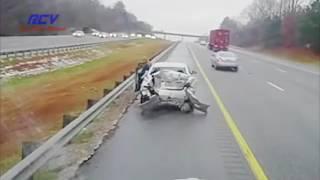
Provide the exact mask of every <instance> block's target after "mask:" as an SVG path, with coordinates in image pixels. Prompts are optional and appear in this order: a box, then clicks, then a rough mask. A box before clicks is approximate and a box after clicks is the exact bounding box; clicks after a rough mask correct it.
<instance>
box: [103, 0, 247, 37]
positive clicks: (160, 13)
mask: <svg viewBox="0 0 320 180" xmlns="http://www.w3.org/2000/svg"><path fill="white" fill-rule="evenodd" d="M100 1H101V2H103V3H104V4H105V5H112V4H114V3H115V2H117V0H100ZM122 2H123V3H124V4H125V5H126V8H127V10H128V11H130V12H132V13H134V14H135V15H136V16H137V17H138V19H140V20H143V21H146V22H148V23H149V24H151V25H152V26H153V27H154V30H164V31H170V32H183V33H196V34H204V33H208V31H209V30H210V29H215V28H218V27H219V25H220V23H221V21H222V20H223V18H224V17H225V16H229V17H236V16H239V14H240V13H241V11H242V10H243V9H244V8H245V7H246V6H248V5H249V4H250V2H252V0H122Z"/></svg>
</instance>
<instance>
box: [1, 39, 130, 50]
mask: <svg viewBox="0 0 320 180" xmlns="http://www.w3.org/2000/svg"><path fill="white" fill-rule="evenodd" d="M123 39H124V38H99V37H94V36H91V35H85V36H84V37H73V36H72V35H59V36H9V37H0V47H1V52H11V51H24V50H33V49H41V48H53V47H61V46H71V45H80V44H90V43H99V42H107V41H117V40H123Z"/></svg>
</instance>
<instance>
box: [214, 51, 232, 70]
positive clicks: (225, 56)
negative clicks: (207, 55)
mask: <svg viewBox="0 0 320 180" xmlns="http://www.w3.org/2000/svg"><path fill="white" fill-rule="evenodd" d="M211 66H212V67H214V68H215V69H216V70H218V69H222V68H228V69H231V70H232V71H234V72H237V71H238V60H237V56H236V55H235V54H234V53H232V52H230V51H219V52H217V53H214V54H213V55H212V58H211Z"/></svg>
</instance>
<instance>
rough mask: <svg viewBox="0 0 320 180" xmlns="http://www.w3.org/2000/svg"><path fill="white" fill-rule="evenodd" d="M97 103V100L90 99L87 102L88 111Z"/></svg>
mask: <svg viewBox="0 0 320 180" xmlns="http://www.w3.org/2000/svg"><path fill="white" fill-rule="evenodd" d="M96 102H97V100H94V99H88V101H87V109H89V108H91V107H92V106H93V105H94V104H95V103H96Z"/></svg>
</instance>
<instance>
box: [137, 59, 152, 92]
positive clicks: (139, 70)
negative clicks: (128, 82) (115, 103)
mask: <svg viewBox="0 0 320 180" xmlns="http://www.w3.org/2000/svg"><path fill="white" fill-rule="evenodd" d="M149 69H150V65H149V63H146V64H144V65H143V66H142V64H140V65H139V66H138V68H137V69H136V81H137V83H136V87H135V92H137V91H139V90H140V88H141V83H142V81H143V77H144V75H145V73H146V72H148V71H149Z"/></svg>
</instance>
